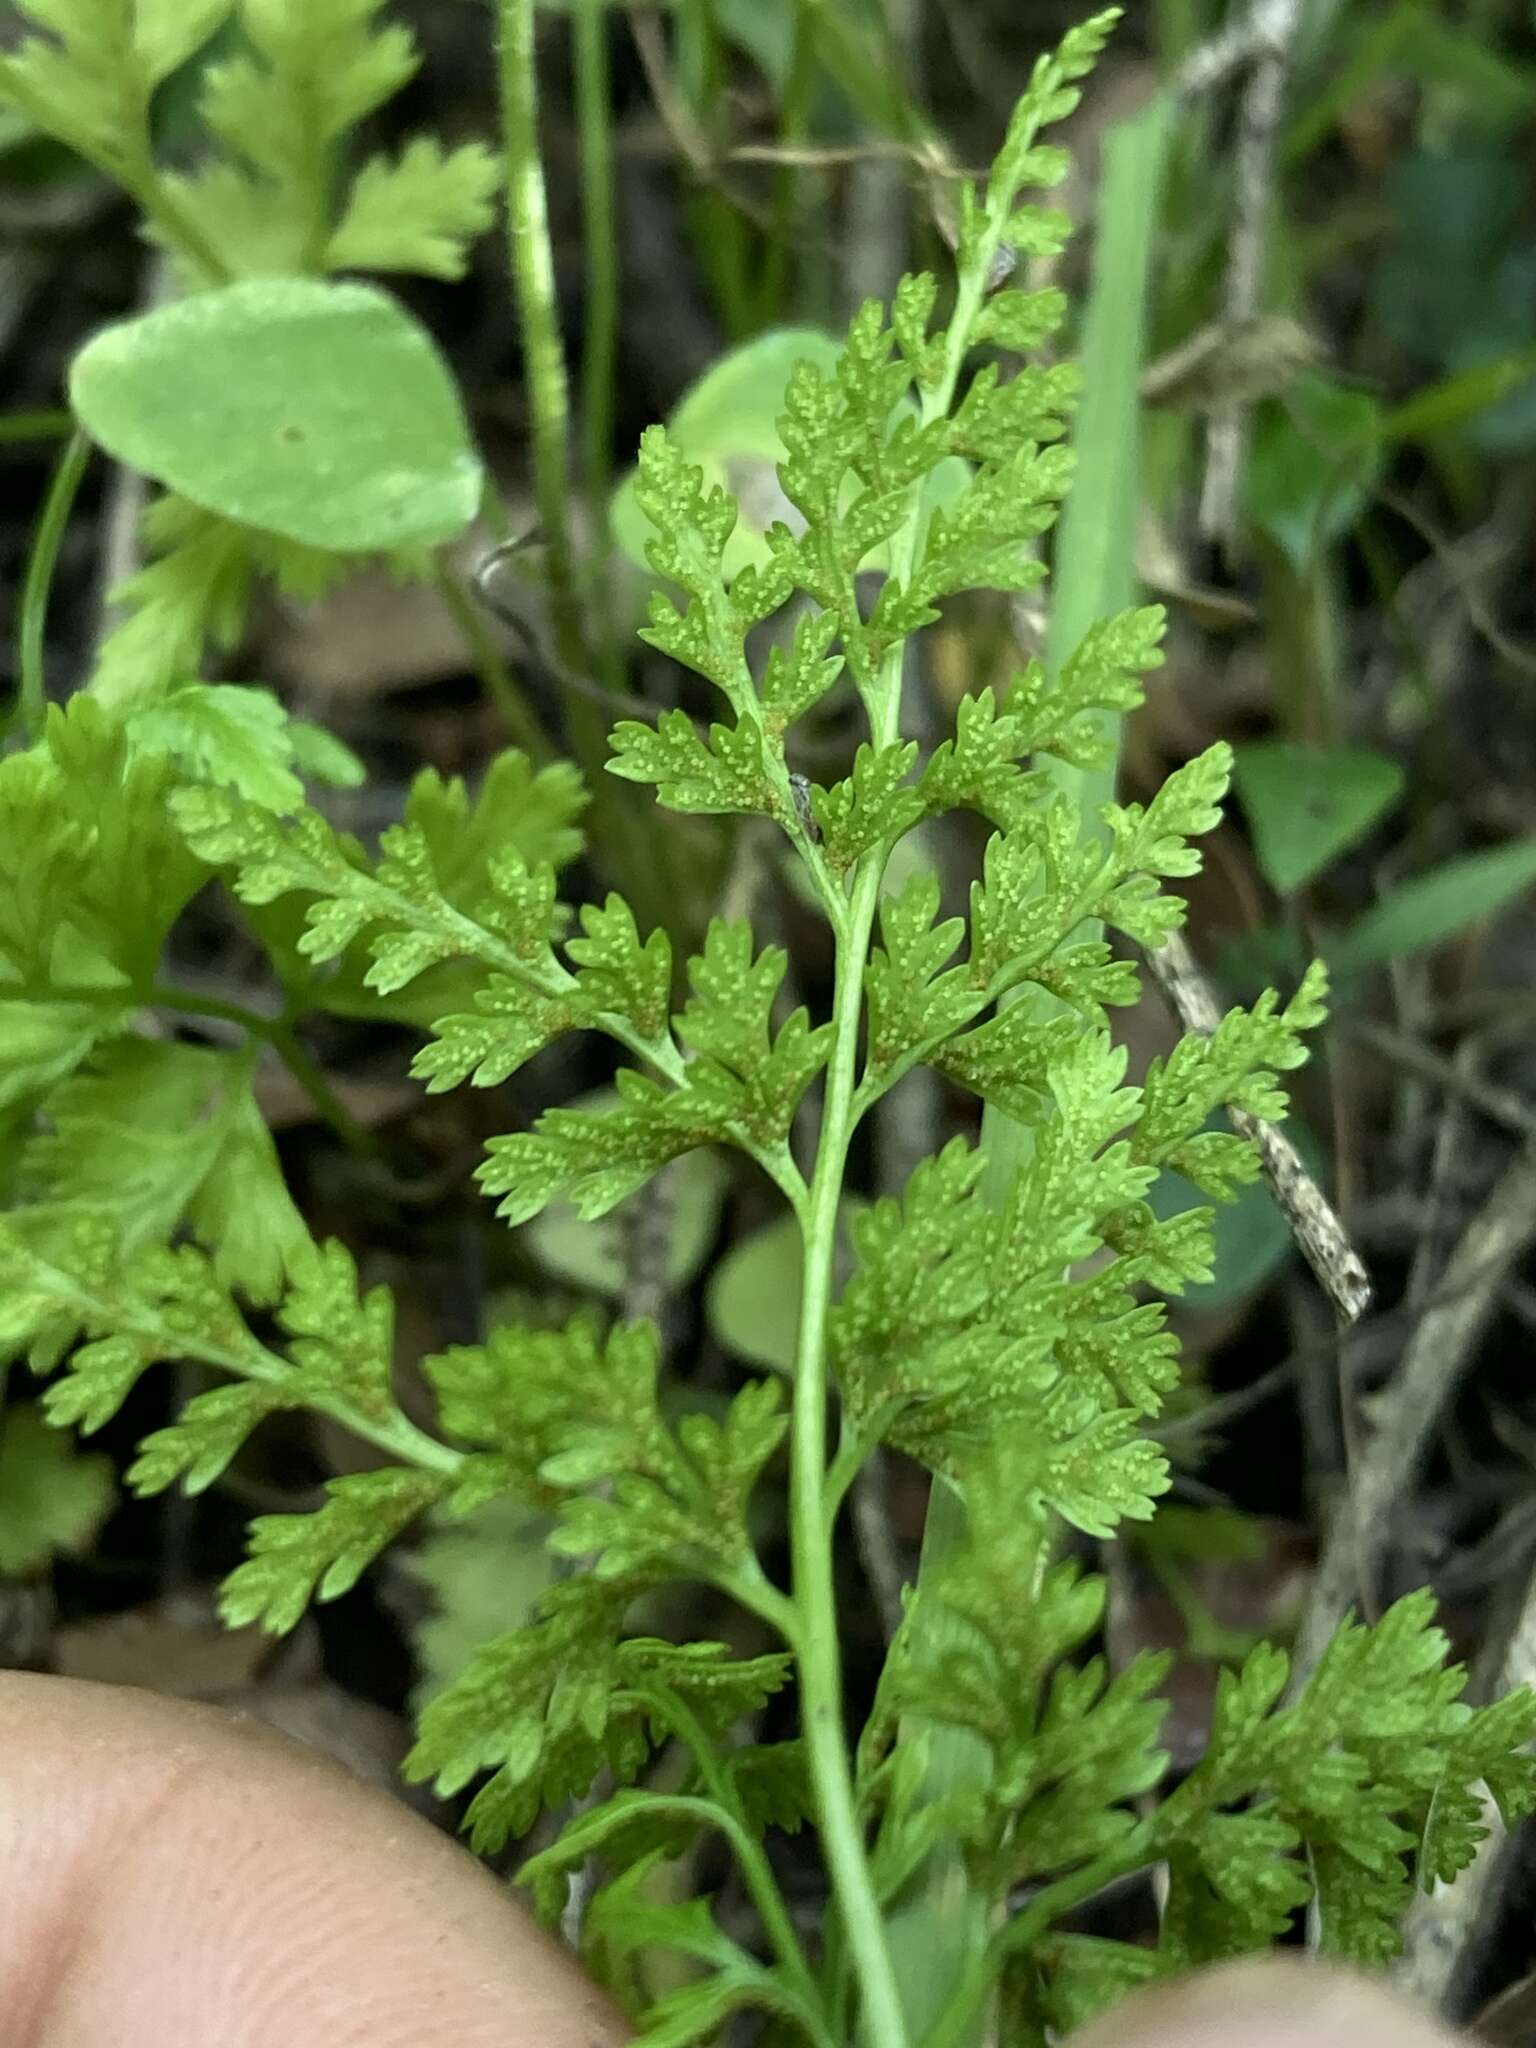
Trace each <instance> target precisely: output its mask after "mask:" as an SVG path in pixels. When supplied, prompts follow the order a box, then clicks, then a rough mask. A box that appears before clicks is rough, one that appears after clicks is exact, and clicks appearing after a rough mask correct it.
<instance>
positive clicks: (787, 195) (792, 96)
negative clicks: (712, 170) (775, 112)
mask: <svg viewBox="0 0 1536 2048" xmlns="http://www.w3.org/2000/svg"><path fill="white" fill-rule="evenodd" d="M815 86H816V25H815V20H814V15H813V8H812V0H797V5H796V7H795V33H794V42H793V45H792V47H791V54H790V62H789V77H788V79H787V80H786V82H785V86H784V103H783V105H782V107H781V108H780V109H779V143H780V146H781V147H782V148H783V149H784V150H786V151H792V150H796V149H799V148H800V147H802V146H803V144H804V143H805V142H806V140H807V138H808V137H809V135H810V132H811V95H812V93H813V92H814V90H815ZM803 178H804V174H803V172H802V171H801V170H800V169H799V168H798V166H797V165H795V164H793V163H786V164H782V165H780V167H779V175H778V180H777V184H776V187H775V191H774V197H773V219H772V222H771V225H770V227H769V233H768V251H767V255H766V256H765V258H764V260H763V282H762V292H761V297H760V299H759V303H758V325H759V326H761V327H767V326H770V325H772V324H773V323H774V322H775V321H781V320H783V319H784V318H785V317H786V314H787V310H788V309H787V307H786V305H785V296H784V295H785V291H786V288H787V287H788V284H789V268H790V263H789V259H790V251H791V249H792V247H793V244H794V238H795V223H796V221H797V220H798V219H799V217H800V213H801V206H800V196H801V189H802V184H803Z"/></svg>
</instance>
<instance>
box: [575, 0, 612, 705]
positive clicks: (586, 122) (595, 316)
mask: <svg viewBox="0 0 1536 2048" xmlns="http://www.w3.org/2000/svg"><path fill="white" fill-rule="evenodd" d="M607 19H608V16H607V8H606V7H605V5H604V0H578V4H577V7H576V12H575V18H574V22H573V29H574V36H575V60H576V63H575V91H576V126H577V134H578V137H579V140H580V152H581V196H582V216H583V230H584V242H585V254H586V294H585V306H586V333H585V335H584V337H583V342H582V351H581V455H582V463H581V468H582V482H583V484H584V486H585V488H586V496H587V517H588V523H589V526H590V529H591V539H590V542H589V547H590V557H589V572H588V582H589V585H590V590H591V603H592V620H593V631H594V635H595V637H596V639H597V642H598V650H599V655H600V657H601V661H602V666H603V667H604V669H605V670H608V671H609V672H610V680H614V681H616V680H617V676H616V675H614V674H613V673H612V672H613V671H614V670H615V669H616V668H617V666H618V662H617V656H618V649H617V647H616V645H615V642H614V636H613V618H612V593H611V590H610V588H609V546H608V499H609V496H610V494H611V491H612V487H613V413H614V403H613V396H614V377H615V370H616V364H617V361H618V341H619V243H618V228H617V221H616V207H615V194H614V173H613V123H612V105H611V100H612V83H611V79H610V76H609V63H608V29H607Z"/></svg>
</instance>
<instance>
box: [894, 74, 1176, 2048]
mask: <svg viewBox="0 0 1536 2048" xmlns="http://www.w3.org/2000/svg"><path fill="white" fill-rule="evenodd" d="M1168 130H1169V108H1168V105H1167V103H1166V102H1165V101H1163V100H1161V99H1159V100H1156V101H1154V102H1153V103H1152V104H1151V105H1150V106H1148V107H1147V108H1146V109H1145V110H1144V111H1143V112H1142V113H1141V114H1139V115H1137V116H1136V117H1135V118H1133V119H1132V120H1130V121H1127V122H1123V123H1120V124H1119V125H1118V126H1116V127H1115V128H1113V129H1111V130H1110V132H1109V133H1108V134H1107V135H1106V137H1105V139H1104V145H1103V161H1102V167H1101V176H1100V188H1099V216H1098V240H1097V244H1096V247H1095V251H1094V262H1093V275H1092V280H1091V284H1090V288H1089V297H1088V303H1087V308H1086V311H1085V314H1084V321H1083V337H1082V363H1083V399H1082V404H1081V406H1080V409H1079V412H1078V416H1077V424H1076V432H1075V435H1074V445H1075V449H1076V454H1077V467H1076V473H1075V477H1074V483H1073V489H1072V492H1071V495H1070V496H1069V497H1068V499H1067V502H1066V505H1065V507H1064V508H1063V512H1062V516H1061V521H1060V524H1059V526H1058V529H1057V543H1056V550H1055V559H1054V563H1053V577H1052V588H1051V612H1050V624H1049V628H1048V634H1047V640H1046V662H1047V665H1048V666H1049V667H1050V668H1051V669H1053V670H1056V671H1059V669H1060V667H1061V664H1062V663H1063V662H1064V661H1065V660H1066V658H1067V657H1068V656H1069V655H1070V654H1071V653H1072V651H1073V649H1074V648H1075V647H1076V646H1077V644H1078V642H1079V641H1080V640H1081V639H1082V637H1083V635H1084V633H1086V632H1087V630H1088V628H1089V627H1090V626H1091V625H1092V624H1093V623H1094V621H1095V620H1096V619H1100V618H1104V617H1106V616H1108V615H1109V614H1111V613H1113V612H1116V611H1120V610H1122V609H1124V607H1125V606H1127V605H1128V604H1131V603H1132V602H1134V599H1135V592H1136V577H1135V566H1134V564H1135V537H1136V517H1137V509H1138V502H1139V492H1138V485H1137V469H1138V465H1137V441H1138V418H1139V412H1140V402H1139V398H1138V391H1137V387H1138V382H1139V379H1140V375H1141V367H1142V361H1143V356H1144V333H1145V315H1146V301H1147V284H1148V276H1149V271H1150V266H1151V257H1152V245H1153V237H1154V228H1155V223H1156V215H1157V201H1158V192H1159V186H1160V179H1161V170H1162V163H1163V154H1164V149H1165V146H1166V142H1167V136H1168ZM1111 726H1112V721H1106V722H1105V737H1106V738H1107V739H1109V740H1111V741H1113V740H1114V739H1115V738H1116V735H1115V733H1114V732H1113V730H1112V729H1111ZM1041 765H1042V766H1043V767H1044V768H1045V769H1046V771H1047V772H1048V773H1049V774H1050V776H1051V778H1052V780H1053V782H1054V783H1055V784H1056V786H1057V787H1058V788H1060V789H1062V790H1063V791H1064V792H1065V793H1066V794H1067V795H1068V796H1069V797H1070V798H1071V800H1072V801H1073V803H1074V804H1075V805H1076V807H1077V810H1078V815H1079V817H1080V819H1081V820H1082V821H1083V823H1084V824H1085V825H1086V826H1087V827H1088V829H1089V830H1094V829H1096V818H1097V812H1098V807H1099V806H1100V805H1101V804H1102V803H1105V802H1107V801H1108V800H1109V799H1110V798H1112V797H1113V795H1114V787H1115V764H1114V761H1113V759H1111V760H1110V761H1109V762H1107V763H1106V765H1105V766H1104V767H1102V768H1100V769H1097V770H1094V771H1091V772H1087V773H1085V772H1083V771H1081V770H1077V769H1073V768H1070V767H1068V766H1067V765H1066V764H1065V763H1064V762H1058V761H1057V760H1055V759H1054V758H1053V757H1052V758H1048V759H1047V760H1045V761H1044V762H1043V763H1042V764H1041ZM1029 1147H1030V1133H1029V1130H1028V1128H1027V1127H1026V1126H1024V1125H1021V1124H1017V1123H1014V1122H1012V1121H1011V1120H1010V1119H1009V1118H1008V1117H1006V1116H1004V1115H1002V1114H1000V1113H999V1112H998V1111H997V1110H995V1109H993V1108H992V1107H991V1106H990V1105H989V1106H988V1108H987V1109H986V1111H985V1112H984V1114H983V1117H982V1125H981V1150H982V1152H983V1154H984V1156H985V1165H984V1167H983V1170H982V1182H981V1186H982V1190H983V1193H984V1195H985V1196H986V1198H987V1199H988V1200H989V1201H992V1202H994V1203H1000V1202H1002V1201H1004V1200H1005V1199H1006V1197H1007V1193H1008V1190H1009V1189H1010V1188H1011V1186H1012V1185H1013V1182H1014V1180H1015V1178H1016V1176H1017V1174H1018V1172H1019V1170H1020V1168H1021V1167H1022V1166H1023V1165H1024V1164H1025V1162H1026V1161H1027V1159H1028V1157H1029ZM964 1540H965V1511H964V1508H963V1506H962V1505H961V1501H960V1497H959V1495H958V1494H957V1493H955V1491H954V1490H953V1488H951V1487H950V1486H948V1485H946V1484H944V1483H943V1482H942V1481H937V1480H936V1481H935V1483H934V1486H933V1490H932V1493H931V1495H930V1499H929V1509H928V1518H927V1522H926V1524H925V1526H924V1530H923V1548H922V1557H921V1562H920V1564H919V1568H918V1585H919V1587H921V1586H922V1584H923V1581H924V1579H925V1578H928V1579H931V1578H932V1577H933V1576H934V1575H935V1574H937V1573H938V1572H939V1571H940V1570H941V1569H942V1567H943V1565H944V1563H945V1561H946V1560H947V1559H948V1558H949V1557H951V1556H952V1555H953V1554H954V1552H955V1551H956V1549H958V1547H959V1546H960V1545H961V1544H962V1543H963V1542H964ZM930 1739H931V1750H930V1764H929V1785H930V1788H931V1792H932V1795H933V1796H934V1797H942V1796H944V1795H945V1794H946V1793H949V1792H953V1791H956V1790H959V1789H961V1788H962V1787H964V1786H966V1785H967V1784H970V1785H974V1784H975V1783H976V1782H977V1779H978V1775H980V1777H981V1780H982V1782H985V1775H986V1773H987V1770H988V1768H989V1765H988V1756H987V1751H986V1749H985V1747H984V1746H983V1744H982V1743H981V1742H980V1741H979V1740H978V1739H977V1738H976V1737H974V1736H972V1735H970V1734H968V1733H967V1732H966V1731H965V1730H962V1729H954V1730H945V1729H936V1730H934V1731H933V1732H932V1735H931V1738H930ZM892 1919H893V1926H894V1927H895V1928H896V1930H897V1934H898V1939H897V1942H896V1945H895V1946H896V1953H897V1955H898V1956H899V1958H900V1960H901V1972H902V1984H903V1991H904V1996H905V2000H906V2010H907V2017H908V2024H909V2026H910V2027H911V2030H912V2032H913V2034H914V2036H915V2037H916V2038H918V2039H922V2038H924V2037H925V2035H926V2034H927V2032H928V2029H929V2028H930V2027H932V2026H934V2025H935V2024H936V2023H937V2021H938V2018H939V2016H940V2014H941V2013H943V2012H944V2011H945V2009H946V2007H947V2005H948V2003H949V2001H950V1999H951V1998H952V1997H953V1996H954V1995H956V1993H957V1990H958V1987H959V1985H960V1984H961V1983H962V1981H963V1980H964V1978H965V1976H966V1973H967V1970H968V1968H969V1967H970V1966H971V1965H973V1964H975V1963H976V1962H977V1960H978V1959H979V1958H980V1957H981V1956H982V1955H983V1953H984V1952H985V1949H986V1946H987V1943H988V1941H989V1939H990V1936H991V1929H990V1927H989V1925H988V1919H987V1913H986V1910H985V1905H984V1902H983V1901H981V1900H979V1899H978V1898H976V1897H975V1896H974V1894H973V1893H972V1892H971V1890H970V1888H969V1885H968V1883H967V1881H966V1873H965V1867H964V1861H963V1858H962V1857H961V1855H960V1853H959V1852H958V1850H955V1849H953V1848H940V1849H938V1850H936V1851H935V1853H934V1854H933V1856H931V1857H930V1858H929V1859H928V1861H927V1863H926V1864H925V1865H924V1866H923V1868H922V1869H921V1870H920V1871H919V1873H918V1875H917V1877H916V1878H915V1879H914V1880H913V1883H912V1885H911V1886H909V1887H908V1889H907V1891H906V1893H905V1894H904V1896H903V1898H902V1900H901V1901H900V1902H899V1903H898V1906H897V1908H896V1910H895V1912H894V1913H893V1916H892ZM984 2034H985V2013H984V2010H982V2009H980V2008H978V2010H977V2011H976V2012H975V2013H974V2014H973V2015H972V2017H971V2019H970V2021H969V2023H968V2025H967V2027H966V2028H965V2029H964V2030H963V2031H962V2032H961V2033H960V2034H958V2035H956V2036H955V2038H954V2041H953V2044H952V2048H974V2044H975V2043H977V2042H979V2041H981V2040H982V2039H983V2038H984Z"/></svg>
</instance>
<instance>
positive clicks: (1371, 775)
mask: <svg viewBox="0 0 1536 2048" xmlns="http://www.w3.org/2000/svg"><path fill="white" fill-rule="evenodd" d="M1233 779H1234V780H1235V782H1236V784H1237V793H1238V795H1239V796H1240V797H1241V798H1242V800H1243V809H1244V810H1245V811H1246V812H1247V814H1248V825H1249V829H1250V830H1251V831H1252V833H1253V848H1254V852H1255V853H1256V854H1257V855H1258V858H1259V866H1260V867H1261V868H1262V869H1263V870H1264V875H1265V878H1266V880H1267V881H1268V882H1269V883H1270V885H1271V887H1273V888H1274V889H1276V890H1277V891H1278V892H1279V893H1280V895H1282V896H1289V895H1291V894H1292V892H1293V891H1294V890H1297V889H1300V888H1301V887H1302V886H1303V885H1304V884H1305V883H1307V882H1310V881H1311V880H1312V878H1313V877H1314V876H1315V875H1320V874H1321V873H1322V871H1323V869H1324V868H1326V867H1327V866H1328V865H1329V863H1330V862H1332V861H1333V860H1335V859H1337V857H1338V856H1339V855H1340V854H1341V853H1343V852H1344V851H1345V850H1346V848H1348V847H1351V846H1353V845H1354V844H1355V843H1356V842H1357V841H1358V840H1360V839H1363V838H1364V837H1365V835H1366V833H1367V832H1368V831H1369V830H1370V829H1371V827H1372V826H1373V825H1374V824H1375V823H1376V820H1377V819H1378V818H1379V817H1380V816H1381V815H1382V813H1383V812H1384V811H1387V810H1389V809H1390V808H1391V806H1392V805H1393V804H1395V803H1396V802H1397V799H1398V798H1399V797H1400V796H1401V795H1402V793H1403V771H1402V769H1401V768H1400V767H1399V766H1398V764H1397V763H1396V762H1395V761H1393V760H1389V759H1388V757H1387V756H1386V755H1385V754H1373V753H1372V752H1370V751H1369V749H1368V748H1365V747H1301V746H1297V745H1295V744H1294V743H1293V742H1292V741H1290V740H1256V741H1254V742H1253V744H1252V745H1249V746H1243V747H1239V748H1238V749H1237V753H1236V758H1235V763H1234V768H1233Z"/></svg>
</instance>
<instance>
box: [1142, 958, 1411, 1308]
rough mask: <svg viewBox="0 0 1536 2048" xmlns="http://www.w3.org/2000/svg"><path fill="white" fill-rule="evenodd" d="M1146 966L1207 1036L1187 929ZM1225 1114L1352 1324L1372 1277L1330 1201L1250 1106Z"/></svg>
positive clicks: (1212, 1012) (1181, 1014)
mask: <svg viewBox="0 0 1536 2048" xmlns="http://www.w3.org/2000/svg"><path fill="white" fill-rule="evenodd" d="M1147 964H1148V966H1149V967H1150V968H1151V970H1152V973H1153V976H1154V978H1155V979H1156V981H1157V984H1158V986H1159V988H1160V989H1161V990H1162V992H1163V994H1164V995H1165V996H1166V997H1167V998H1168V1001H1169V1003H1170V1004H1171V1005H1172V1007H1173V1010H1174V1014H1175V1015H1176V1016H1177V1017H1178V1019H1179V1022H1180V1023H1181V1024H1182V1025H1183V1027H1184V1029H1185V1030H1186V1031H1195V1032H1199V1033H1200V1035H1201V1036H1202V1037H1206V1038H1208V1037H1210V1035H1211V1033H1212V1032H1214V1031H1215V1029H1216V1027H1217V1025H1218V1024H1219V1023H1220V1021H1221V1018H1220V1013H1219V1011H1218V1010H1217V1007H1216V1002H1215V999H1214V997H1213V996H1212V994H1211V991H1210V987H1209V984H1208V983H1207V982H1206V979H1205V977H1204V975H1203V974H1202V973H1201V971H1200V968H1199V966H1198V965H1197V963H1196V961H1195V957H1194V955H1193V954H1192V953H1191V952H1190V950H1189V946H1188V944H1187V943H1186V941H1185V939H1184V936H1183V934H1182V933H1180V932H1173V933H1171V934H1170V936H1169V937H1168V938H1167V939H1165V940H1164V942H1163V944H1162V945H1161V946H1159V947H1158V948H1156V949H1155V950H1150V951H1149V952H1148V953H1147ZM1227 1115H1228V1116H1229V1117H1230V1119H1231V1122H1232V1128H1233V1129H1234V1130H1235V1131H1236V1132H1237V1133H1238V1134H1239V1136H1241V1137H1244V1138H1247V1139H1248V1140H1249V1141H1250V1142H1251V1143H1252V1144H1254V1145H1256V1146H1257V1147H1258V1151H1259V1158H1260V1161H1261V1163H1262V1164H1263V1168H1264V1173H1265V1177H1266V1178H1267V1179H1268V1181H1269V1184H1270V1187H1271V1188H1272V1189H1273V1190H1274V1196H1275V1200H1276V1201H1277V1202H1278V1203H1279V1204H1280V1207H1281V1208H1282V1209H1283V1210H1284V1211H1285V1217H1286V1221H1287V1222H1288V1223H1289V1224H1290V1227H1291V1234H1292V1236H1293V1237H1294V1238H1295V1239H1296V1242H1297V1244H1298V1245H1299V1246H1300V1248H1301V1251H1302V1253H1303V1255H1304V1256H1305V1258H1306V1261H1307V1264H1308V1265H1309V1266H1310V1267H1311V1268H1312V1271H1313V1272H1314V1273H1315V1274H1316V1276H1317V1279H1318V1283H1319V1285H1320V1286H1321V1287H1322V1289H1323V1291H1324V1293H1325V1294H1326V1295H1327V1296H1328V1299H1329V1300H1330V1301H1331V1302H1332V1303H1333V1305H1334V1308H1335V1310H1336V1311H1337V1314H1338V1317H1339V1320H1340V1322H1341V1323H1342V1324H1343V1325H1344V1326H1345V1327H1346V1328H1348V1326H1349V1325H1350V1324H1352V1323H1356V1322H1358V1321H1359V1319H1360V1317H1361V1316H1362V1315H1364V1313H1365V1311H1366V1309H1367V1308H1368V1307H1369V1306H1370V1302H1371V1291H1372V1290H1371V1281H1370V1275H1369V1274H1368V1273H1367V1272H1366V1270H1365V1265H1364V1263H1363V1261H1362V1260H1361V1258H1360V1255H1359V1253H1358V1252H1357V1251H1356V1250H1355V1248H1354V1246H1353V1245H1352V1244H1351V1243H1350V1241H1349V1235H1348V1232H1347V1231H1346V1230H1345V1228H1344V1225H1343V1223H1342V1222H1341V1221H1340V1220H1339V1217H1338V1215H1337V1214H1336V1212H1335V1210H1334V1208H1333V1205H1332V1204H1331V1203H1330V1202H1329V1200H1328V1197H1327V1196H1326V1195H1325V1194H1324V1193H1323V1191H1322V1189H1321V1188H1320V1187H1319V1186H1318V1184H1317V1182H1316V1181H1315V1180H1314V1179H1313V1178H1312V1175H1311V1173H1310V1172H1309V1171H1308V1170H1307V1166H1306V1162H1305V1161H1304V1160H1303V1159H1302V1156H1301V1154H1300V1153H1299V1152H1298V1151H1297V1150H1296V1147H1295V1146H1294V1145H1293V1144H1292V1143H1291V1141H1290V1139H1289V1138H1287V1137H1286V1136H1285V1135H1284V1134H1283V1132H1281V1131H1278V1130H1277V1129H1276V1128H1275V1126H1274V1125H1273V1124H1270V1123H1265V1122H1263V1121H1262V1120H1261V1119H1260V1118H1258V1117H1255V1116H1250V1115H1249V1114H1248V1112H1247V1111H1246V1110H1242V1109H1229V1110H1228V1111H1227Z"/></svg>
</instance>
